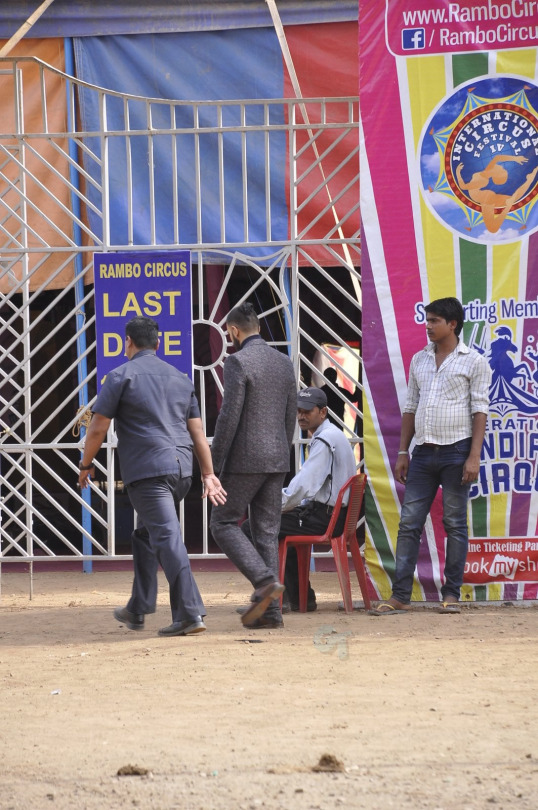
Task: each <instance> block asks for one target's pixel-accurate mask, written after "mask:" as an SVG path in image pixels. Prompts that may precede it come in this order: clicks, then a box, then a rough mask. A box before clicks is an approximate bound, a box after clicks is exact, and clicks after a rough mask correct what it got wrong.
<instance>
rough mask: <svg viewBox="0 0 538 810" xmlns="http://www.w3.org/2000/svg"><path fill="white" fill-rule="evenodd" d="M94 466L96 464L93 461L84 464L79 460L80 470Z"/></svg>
mask: <svg viewBox="0 0 538 810" xmlns="http://www.w3.org/2000/svg"><path fill="white" fill-rule="evenodd" d="M93 466H94V463H93V461H92V462H91V464H83V463H82V461H79V463H78V468H79V470H91V468H92V467H93Z"/></svg>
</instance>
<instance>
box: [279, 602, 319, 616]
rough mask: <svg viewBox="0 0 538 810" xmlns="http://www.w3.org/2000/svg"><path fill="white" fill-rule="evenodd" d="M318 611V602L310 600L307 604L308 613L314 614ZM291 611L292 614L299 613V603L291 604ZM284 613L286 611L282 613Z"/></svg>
mask: <svg viewBox="0 0 538 810" xmlns="http://www.w3.org/2000/svg"><path fill="white" fill-rule="evenodd" d="M317 609H318V605H317V602H316V601H315V600H314V601H312V600H311V599H309V600H308V602H307V603H306V612H307V613H313V612H314V611H315V610H317ZM290 610H291V612H292V613H299V603H298V602H297V604H295V602H290ZM282 613H284V611H282Z"/></svg>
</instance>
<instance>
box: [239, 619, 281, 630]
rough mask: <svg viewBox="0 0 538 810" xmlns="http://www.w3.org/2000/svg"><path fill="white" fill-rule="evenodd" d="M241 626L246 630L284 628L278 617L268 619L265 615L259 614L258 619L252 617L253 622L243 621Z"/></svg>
mask: <svg viewBox="0 0 538 810" xmlns="http://www.w3.org/2000/svg"><path fill="white" fill-rule="evenodd" d="M243 627H245V628H246V629H247V630H282V629H283V628H284V622H283V621H281V620H279V619H270V618H268V617H266V616H260V617H259V619H254V621H253V622H249V623H248V624H245V622H243Z"/></svg>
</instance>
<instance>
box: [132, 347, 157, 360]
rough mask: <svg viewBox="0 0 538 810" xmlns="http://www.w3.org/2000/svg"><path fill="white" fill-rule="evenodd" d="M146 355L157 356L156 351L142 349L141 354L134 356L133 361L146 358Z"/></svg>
mask: <svg viewBox="0 0 538 810" xmlns="http://www.w3.org/2000/svg"><path fill="white" fill-rule="evenodd" d="M146 354H153V355H155V349H140V351H139V352H137V353H136V354H133V356H132V357H131V360H136V358H137V357H144V356H145V355H146Z"/></svg>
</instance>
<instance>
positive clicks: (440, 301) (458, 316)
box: [424, 298, 464, 335]
mask: <svg viewBox="0 0 538 810" xmlns="http://www.w3.org/2000/svg"><path fill="white" fill-rule="evenodd" d="M424 309H425V310H426V312H430V313H431V314H432V315H439V317H440V318H444V319H445V321H447V323H448V321H456V328H455V329H454V332H455V333H456V335H459V334H460V332H461V330H462V329H463V318H464V314H463V307H462V305H461V302H460V301H458V299H457V298H437V299H436V300H435V301H431V303H429V304H426V306H425V307H424Z"/></svg>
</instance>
